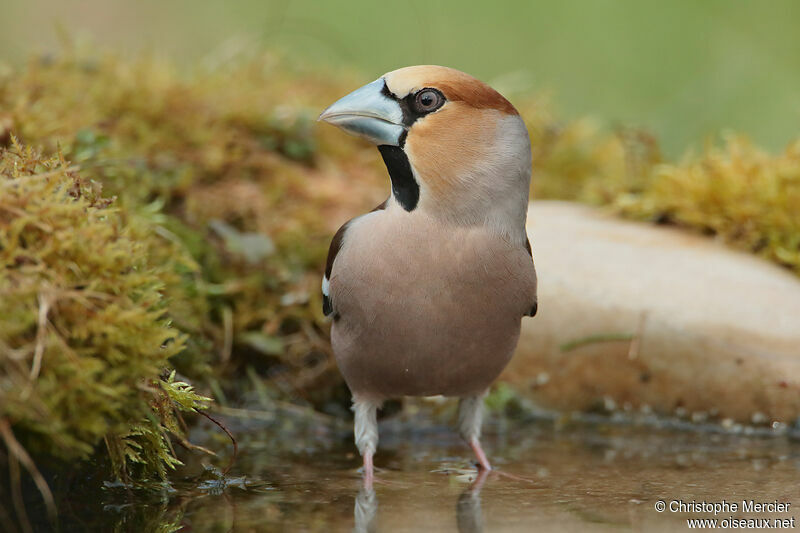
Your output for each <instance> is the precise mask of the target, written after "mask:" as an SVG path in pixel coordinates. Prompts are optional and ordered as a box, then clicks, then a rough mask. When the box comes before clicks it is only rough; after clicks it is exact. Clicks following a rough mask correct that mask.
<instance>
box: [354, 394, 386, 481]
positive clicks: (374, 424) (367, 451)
mask: <svg viewBox="0 0 800 533" xmlns="http://www.w3.org/2000/svg"><path fill="white" fill-rule="evenodd" d="M380 405H381V402H376V401H373V400H367V399H364V398H355V397H354V398H353V412H354V413H355V424H354V427H353V434H354V435H355V439H356V447H357V448H358V453H360V454H361V457H363V458H364V486H365V487H366V488H367V490H369V489H371V488H372V481H373V479H374V470H373V466H372V456H373V455H375V450H376V449H377V447H378V408H379V407H380Z"/></svg>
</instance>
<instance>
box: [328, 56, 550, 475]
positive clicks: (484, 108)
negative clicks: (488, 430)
mask: <svg viewBox="0 0 800 533" xmlns="http://www.w3.org/2000/svg"><path fill="white" fill-rule="evenodd" d="M318 120H319V121H323V122H326V123H329V124H331V125H334V126H337V127H339V128H341V129H342V130H344V131H345V132H346V133H349V134H352V135H355V136H358V137H361V138H363V139H366V140H367V141H369V142H370V143H372V144H374V145H376V146H377V148H378V151H379V152H380V155H381V156H382V158H383V161H384V163H385V166H386V169H387V171H388V174H389V180H390V183H391V187H390V194H389V197H388V198H387V199H386V201H384V202H383V203H382V204H381V205H379V206H378V207H376V208H375V209H373V210H372V211H371V212H368V213H365V214H362V215H360V216H357V217H355V218H353V219H352V220H349V221H348V222H346V223H345V224H344V225H343V226H342V227H341V228H340V229H339V230H338V231H337V232H336V233H335V235H334V236H333V239H332V241H331V245H330V249H329V253H328V257H327V262H326V265H325V274H324V277H323V279H322V295H323V298H322V300H323V301H322V307H323V312H324V314H325V315H326V316H328V317H330V318H331V333H330V334H331V346H332V349H333V354H334V358H335V360H336V363H337V366H338V367H339V370H340V371H341V373H342V375H343V377H344V380H345V382H346V384H347V386H348V387H349V389H350V392H351V394H352V401H353V406H352V409H353V412H354V437H355V444H356V447H357V448H358V451H359V453H360V454H361V456H362V460H363V469H362V474H363V478H364V482H365V484H369V486H370V487H371V485H372V482H373V479H374V466H373V457H374V455H375V453H376V449H377V445H378V425H377V410H378V409H379V408H380V407H381V406H382V404H383V403H384V402H385V401H386V400H389V399H394V398H402V397H409V396H438V395H443V396H447V397H457V398H459V406H458V422H457V424H458V431H459V433H460V435H461V436H462V438H463V439H464V440H465V441H466V442H467V444H468V445H469V446H470V447H471V448H472V450H473V452H474V454H475V456H476V458H477V461H478V462H477V468H478V469H479V471H481V470H483V471H489V470H491V469H492V466H491V463H490V462H489V460H488V458H487V456H486V454H485V452H484V450H483V448H482V447H481V444H480V436H481V426H482V420H483V400H484V397H485V396H486V394H487V391H488V389H489V388H490V386H491V384H492V383H493V382H494V380H495V379H496V378H497V377H498V376H499V375H500V373H501V372H502V370H503V369H504V368H505V366H506V365H507V364H508V362H509V360H510V359H511V357H512V355H513V352H514V350H515V349H516V345H517V342H518V340H519V334H520V328H521V323H522V319H523V317H526V316H530V317H532V316H534V315H536V311H537V307H538V305H537V304H538V302H537V279H536V270H535V267H534V262H533V254H532V252H531V245H530V241H529V239H528V236H527V233H526V229H525V224H526V217H527V211H528V197H529V189H530V181H531V171H532V164H531V163H532V162H531V144H530V139H529V136H528V130H527V128H526V126H525V123H524V121H523V119H522V117H521V116H520V114H519V112H518V111H517V110H516V108H515V107H514V106H513V105H512V104H511V103H510V102H509V101H508V100H507V99H506V98H505V97H503V96H502V95H501V94H500V93H499V92H497V91H496V90H494V89H493V88H491V87H490V86H489V85H487V84H485V83H483V82H481V81H479V80H478V79H476V78H474V77H472V76H470V75H468V74H466V73H464V72H461V71H459V70H455V69H452V68H448V67H442V66H437V65H418V66H410V67H405V68H401V69H398V70H394V71H391V72H389V73H387V74H384V75H383V76H381V77H380V78H378V79H377V80H375V81H373V82H371V83H368V84H367V85H364V86H363V87H361V88H359V89H357V90H355V91H353V92H352V93H350V94H348V95H347V96H344V97H343V98H341V99H340V100H338V101H336V102H335V103H334V104H332V105H331V106H329V107H328V108H327V109H325V110H324V111H323V112H322V113H321V114H320V116H319V119H318Z"/></svg>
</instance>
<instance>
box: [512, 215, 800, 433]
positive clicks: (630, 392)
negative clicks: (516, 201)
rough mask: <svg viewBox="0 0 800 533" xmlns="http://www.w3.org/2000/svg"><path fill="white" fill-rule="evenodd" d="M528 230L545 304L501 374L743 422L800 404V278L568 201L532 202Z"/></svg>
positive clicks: (563, 406)
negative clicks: (546, 377) (545, 378)
mask: <svg viewBox="0 0 800 533" xmlns="http://www.w3.org/2000/svg"><path fill="white" fill-rule="evenodd" d="M528 234H529V237H530V241H531V246H532V248H533V255H534V258H535V262H536V269H537V272H538V275H539V312H538V315H537V316H536V317H535V318H532V319H531V318H528V319H524V320H523V327H522V334H521V337H520V343H519V348H518V350H517V353H516V355H515V356H514V359H513V360H512V362H511V364H510V365H509V367H508V368H507V369H506V371H505V372H504V374H503V379H505V380H506V381H508V382H510V383H512V384H514V385H515V386H516V387H517V388H518V389H519V390H521V391H523V392H524V393H525V394H526V395H528V396H529V397H531V398H532V399H533V400H534V401H536V402H537V403H539V404H540V405H542V406H544V407H548V408H554V409H559V410H565V411H571V410H587V409H597V408H601V409H602V408H603V406H604V405H608V404H609V403H613V404H615V405H630V406H632V407H634V408H637V409H641V408H642V407H644V406H649V407H650V408H652V410H653V411H654V412H656V413H661V414H667V415H677V416H686V417H691V416H692V414H693V413H697V412H701V413H713V414H714V415H715V419H717V420H722V419H725V418H731V419H734V420H736V421H739V422H745V423H751V422H752V421H753V419H754V417H758V418H759V419H762V418H763V419H764V421H765V422H772V421H776V420H777V421H782V422H787V423H791V422H794V421H795V419H797V418H798V416H800V278H798V277H796V276H795V275H793V274H792V273H791V272H789V271H787V270H786V269H782V268H780V267H778V266H775V265H773V264H770V263H769V262H767V261H764V260H762V259H759V258H757V257H755V256H753V255H750V254H747V253H743V252H738V251H734V250H731V249H729V248H727V247H725V246H724V245H722V244H720V243H718V242H716V241H714V240H712V239H709V238H705V237H702V236H698V235H694V234H689V233H687V232H684V231H681V230H678V229H675V228H667V227H658V226H653V225H649V224H646V223H637V222H630V221H624V220H620V219H618V218H615V217H613V216H611V215H608V214H605V213H604V212H603V211H600V210H597V209H594V208H590V207H585V206H581V205H575V204H570V203H565V202H552V201H539V202H534V203H532V204H531V206H530V210H529V212H528ZM614 339H616V340H614ZM570 344H572V345H573V347H572V348H571V349H566V348H568V347H569V345H570ZM542 375H546V376H548V379H547V380H542V379H540V378H539V376H542ZM609 400H611V402H609Z"/></svg>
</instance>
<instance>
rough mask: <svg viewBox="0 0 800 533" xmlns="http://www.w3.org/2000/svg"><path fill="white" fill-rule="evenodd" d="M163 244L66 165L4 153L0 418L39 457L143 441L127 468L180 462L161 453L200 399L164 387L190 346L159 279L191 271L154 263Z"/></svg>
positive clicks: (148, 471) (15, 151)
mask: <svg viewBox="0 0 800 533" xmlns="http://www.w3.org/2000/svg"><path fill="white" fill-rule="evenodd" d="M162 240H163V239H162V238H161V237H159V236H158V235H157V234H156V232H154V227H152V226H148V225H147V223H146V222H145V221H144V220H143V219H131V218H129V217H126V216H124V215H123V214H122V213H121V212H120V211H119V210H118V209H117V208H115V207H114V206H113V202H112V201H111V200H109V199H107V198H104V197H103V196H102V195H101V191H100V186H99V185H98V184H97V183H94V182H92V181H90V180H86V179H84V178H82V177H81V176H80V175H79V174H78V173H77V172H76V171H75V170H74V167H71V166H70V165H69V164H68V163H67V162H66V161H65V160H64V159H63V157H60V156H58V157H43V156H42V155H40V154H39V153H38V152H36V151H34V150H32V149H30V148H22V147H21V146H20V145H19V144H17V143H16V142H14V143H13V144H12V146H11V147H10V148H8V149H4V150H0V301H2V302H3V305H2V306H0V383H1V384H2V386H0V418H2V419H4V420H6V421H7V422H8V423H9V424H10V426H11V429H12V430H13V432H14V434H15V435H16V437H17V439H18V440H19V441H21V443H22V444H23V446H24V447H25V448H26V449H27V450H29V451H30V452H32V453H33V454H34V456H44V457H53V458H57V459H61V460H74V459H80V458H86V457H87V456H88V455H89V454H90V453H91V452H92V451H93V450H94V448H95V447H96V446H97V445H98V444H99V443H100V442H102V440H103V439H105V440H106V442H113V441H115V440H117V439H122V440H126V439H127V440H128V441H130V442H135V441H137V440H141V439H144V440H147V441H148V443H149V446H150V447H149V448H145V447H144V446H143V447H142V448H141V449H142V451H143V452H144V453H142V454H141V455H140V456H139V457H138V458H136V457H133V456H132V455H130V454H129V455H127V459H134V460H135V459H138V460H139V461H141V462H143V463H145V466H146V468H145V469H144V475H145V476H149V475H152V474H154V473H159V474H163V469H164V467H165V466H166V467H168V466H171V465H172V464H174V462H175V461H176V460H175V459H174V457H173V455H172V453H171V452H169V451H165V450H164V448H165V447H167V446H169V442H168V440H167V438H166V435H167V432H168V431H170V430H172V429H173V428H172V427H170V425H169V424H168V422H169V420H170V418H169V417H170V416H173V415H172V413H173V412H174V411H175V410H176V408H177V409H180V410H193V409H194V408H195V407H197V406H201V405H203V401H202V399H201V398H199V397H196V396H192V395H191V394H190V391H187V390H186V388H185V386H184V385H182V384H179V383H174V381H172V380H168V381H167V382H162V381H161V380H159V375H160V373H161V372H162V370H163V369H164V368H165V367H166V366H167V365H168V360H169V358H170V357H171V356H173V355H175V354H177V353H179V352H180V351H181V350H182V349H183V347H184V344H185V336H184V335H183V334H182V333H180V332H179V331H178V330H177V329H175V328H173V327H171V325H170V323H169V320H168V319H167V309H168V307H167V306H168V301H167V299H166V298H165V297H164V292H165V290H166V284H165V281H164V280H165V279H167V280H169V279H171V277H172V276H174V275H175V272H176V271H180V270H181V269H183V268H185V267H186V265H187V264H189V261H188V260H182V259H181V258H180V257H175V258H173V259H172V260H170V261H166V262H154V260H153V258H152V257H151V256H150V255H149V254H148V250H150V249H153V248H156V247H158V246H163V244H158V243H159V242H160V241H162ZM178 400H180V401H178ZM165 401H169V402H170V407H169V408H159V409H156V406H157V405H159V403H163V402H165ZM176 401H177V403H176ZM172 406H174V407H172ZM159 446H160V447H161V448H160V449H159V450H158V453H150V452H152V451H154V450H155V449H156V448H158V447H159ZM110 450H111V451H113V449H112V447H110ZM112 457H113V453H112ZM124 465H125V461H122V462H120V463H119V468H118V470H117V472H118V473H123V471H124Z"/></svg>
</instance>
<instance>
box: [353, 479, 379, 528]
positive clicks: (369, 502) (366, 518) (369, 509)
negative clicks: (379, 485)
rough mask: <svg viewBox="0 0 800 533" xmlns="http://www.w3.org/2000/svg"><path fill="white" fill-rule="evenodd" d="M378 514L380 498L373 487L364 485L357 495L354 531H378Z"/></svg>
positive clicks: (354, 510)
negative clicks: (376, 519)
mask: <svg viewBox="0 0 800 533" xmlns="http://www.w3.org/2000/svg"><path fill="white" fill-rule="evenodd" d="M377 515H378V498H377V497H376V496H375V489H374V488H373V487H367V486H363V485H362V487H361V490H360V491H359V492H358V496H356V505H355V508H354V509H353V518H354V519H355V527H354V528H353V532H354V533H373V532H374V531H377V529H376V525H377V524H376V521H375V518H376V517H377Z"/></svg>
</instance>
